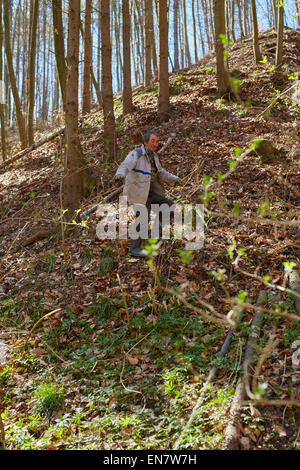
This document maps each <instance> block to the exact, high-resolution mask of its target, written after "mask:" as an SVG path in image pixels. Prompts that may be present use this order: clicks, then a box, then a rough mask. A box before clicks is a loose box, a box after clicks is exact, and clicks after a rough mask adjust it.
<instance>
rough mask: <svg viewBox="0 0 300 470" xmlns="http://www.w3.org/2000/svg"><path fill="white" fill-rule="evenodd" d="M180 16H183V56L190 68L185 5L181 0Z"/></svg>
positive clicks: (183, 0)
mask: <svg viewBox="0 0 300 470" xmlns="http://www.w3.org/2000/svg"><path fill="white" fill-rule="evenodd" d="M182 14H183V31H184V46H185V55H186V59H187V66H188V67H190V66H191V55H190V47H189V38H188V34H187V19H186V3H185V0H182Z"/></svg>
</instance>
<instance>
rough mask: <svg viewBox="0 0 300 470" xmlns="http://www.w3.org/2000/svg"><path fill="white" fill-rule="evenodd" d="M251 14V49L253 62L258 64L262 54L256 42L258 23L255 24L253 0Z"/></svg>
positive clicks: (254, 3)
mask: <svg viewBox="0 0 300 470" xmlns="http://www.w3.org/2000/svg"><path fill="white" fill-rule="evenodd" d="M251 15H252V25H253V51H254V59H255V62H256V63H257V64H258V62H259V61H260V60H262V55H261V52H260V48H259V42H258V25H257V14H256V2H255V0H251Z"/></svg>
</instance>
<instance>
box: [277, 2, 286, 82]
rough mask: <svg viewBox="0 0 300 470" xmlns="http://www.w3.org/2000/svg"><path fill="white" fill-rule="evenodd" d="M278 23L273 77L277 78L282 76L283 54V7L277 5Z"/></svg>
mask: <svg viewBox="0 0 300 470" xmlns="http://www.w3.org/2000/svg"><path fill="white" fill-rule="evenodd" d="M277 8H278V13H277V18H278V23H277V45H276V58H275V66H276V70H275V75H276V76H277V77H279V76H280V75H281V74H282V52H283V17H284V6H283V3H282V5H281V6H280V5H278V6H277Z"/></svg>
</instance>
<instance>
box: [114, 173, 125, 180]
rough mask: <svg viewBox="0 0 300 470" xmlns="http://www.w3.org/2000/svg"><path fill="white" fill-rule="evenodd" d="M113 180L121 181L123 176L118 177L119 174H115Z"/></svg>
mask: <svg viewBox="0 0 300 470" xmlns="http://www.w3.org/2000/svg"><path fill="white" fill-rule="evenodd" d="M114 179H115V180H118V181H123V180H124V176H123V175H120V174H117V175H115V176H114Z"/></svg>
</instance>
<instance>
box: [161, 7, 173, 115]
mask: <svg viewBox="0 0 300 470" xmlns="http://www.w3.org/2000/svg"><path fill="white" fill-rule="evenodd" d="M167 10H168V8H167V0H160V2H159V5H158V12H159V13H158V24H159V93H158V117H159V119H160V121H165V120H168V119H169V110H170V97H169V70H168V57H169V53H168V17H167Z"/></svg>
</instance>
